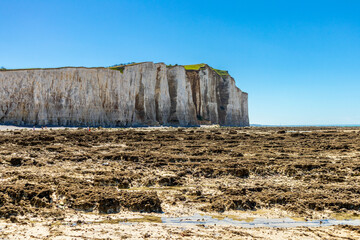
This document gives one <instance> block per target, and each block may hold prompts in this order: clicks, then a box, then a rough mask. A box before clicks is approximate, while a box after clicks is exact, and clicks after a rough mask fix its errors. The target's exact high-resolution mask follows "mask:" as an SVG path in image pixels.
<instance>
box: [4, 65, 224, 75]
mask: <svg viewBox="0 0 360 240" xmlns="http://www.w3.org/2000/svg"><path fill="white" fill-rule="evenodd" d="M142 63H146V62H138V63H135V62H129V63H120V64H115V65H112V66H110V67H82V66H80V67H71V66H67V67H58V68H22V69H6V68H4V67H2V68H0V71H19V70H50V69H63V68H90V69H94V68H108V69H111V70H117V71H120V72H121V73H123V72H124V69H125V67H130V66H135V65H138V64H142ZM166 66H167V67H175V66H182V67H184V68H185V70H186V71H199V70H200V68H204V67H206V66H207V67H209V68H210V69H212V70H213V71H215V72H216V73H217V74H219V75H220V76H229V73H228V71H226V70H220V69H216V68H213V67H210V66H209V65H207V64H206V63H199V64H190V65H177V64H175V65H171V64H170V65H166Z"/></svg>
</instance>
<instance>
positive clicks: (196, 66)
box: [184, 63, 229, 76]
mask: <svg viewBox="0 0 360 240" xmlns="http://www.w3.org/2000/svg"><path fill="white" fill-rule="evenodd" d="M205 65H206V64H205V63H200V64H192V65H184V68H185V70H199V69H200V68H202V67H204V66H205ZM210 68H211V69H212V70H214V71H215V72H216V73H217V74H219V75H220V76H228V75H229V73H228V71H225V70H220V69H215V68H212V67H210Z"/></svg>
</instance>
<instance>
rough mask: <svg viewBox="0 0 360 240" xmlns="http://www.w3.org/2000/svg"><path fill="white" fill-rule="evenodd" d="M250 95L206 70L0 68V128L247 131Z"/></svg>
mask: <svg viewBox="0 0 360 240" xmlns="http://www.w3.org/2000/svg"><path fill="white" fill-rule="evenodd" d="M247 96H248V95H247V93H245V92H242V91H241V90H240V89H239V88H237V87H236V86H235V81H234V79H233V78H232V77H231V76H229V75H219V74H218V73H217V72H216V71H214V70H213V69H212V68H210V67H209V66H207V65H204V66H203V67H201V68H200V69H199V70H185V68H184V67H183V66H174V67H167V66H166V65H165V64H163V63H157V64H154V63H152V62H146V63H139V64H134V65H129V66H124V67H123V68H122V69H121V71H119V70H112V69H109V68H83V67H65V68H56V69H28V70H27V69H24V70H5V71H0V100H1V101H0V124H15V125H48V126H50V125H53V126H104V127H106V126H159V125H164V126H167V125H170V126H196V125H200V124H220V125H225V126H248V125H249V117H248V101H247Z"/></svg>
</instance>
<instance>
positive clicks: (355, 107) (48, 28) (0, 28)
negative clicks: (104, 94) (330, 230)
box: [0, 0, 360, 124]
mask: <svg viewBox="0 0 360 240" xmlns="http://www.w3.org/2000/svg"><path fill="white" fill-rule="evenodd" d="M139 61H154V62H165V63H168V64H176V63H177V64H194V63H202V62H204V63H208V64H209V65H211V66H213V67H215V68H220V69H226V70H229V72H230V74H231V75H232V76H233V77H234V78H235V79H236V83H237V86H238V87H240V88H241V89H242V90H243V91H246V92H248V93H249V114H250V122H251V123H259V124H354V123H355V124H360V1H355V0H354V1H346V0H342V1H340V0H338V1H332V0H327V1H316V0H312V1H307V0H302V1H289V0H287V1H270V0H264V1H256V0H254V1H250V0H249V1H240V0H239V1H211V0H208V1H172V0H166V1H161V0H158V1H155V0H147V1H145V0H128V1H121V0H118V1H115V0H113V1H110V0H102V1H100V0H99V1H95V0H86V1H85V0H84V1H81V0H71V1H70V0H61V1H51V0H43V1H36V0H31V1H30V0H26V1H24V0H23V1H18V0H0V66H4V67H6V68H31V67H59V66H87V67H92V66H109V65H113V64H116V63H123V62H139Z"/></svg>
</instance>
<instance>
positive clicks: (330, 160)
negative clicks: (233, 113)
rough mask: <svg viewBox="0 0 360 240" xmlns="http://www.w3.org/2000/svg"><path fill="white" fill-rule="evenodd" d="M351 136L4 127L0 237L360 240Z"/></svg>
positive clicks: (300, 131) (317, 130)
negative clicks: (8, 128) (7, 128)
mask: <svg viewBox="0 0 360 240" xmlns="http://www.w3.org/2000/svg"><path fill="white" fill-rule="evenodd" d="M3 128H4V127H3ZM359 140H360V129H359V128H355V127H354V128H340V127H331V128H330V127H301V128H299V127H298V128H296V127H294V128H279V127H277V128H276V127H273V128H271V127H266V128H265V127H263V128H261V127H251V128H222V127H221V128H219V127H214V128H135V129H131V128H128V129H101V128H100V129H91V131H89V130H88V129H43V130H41V129H36V130H35V131H33V130H31V129H16V128H15V129H11V130H4V131H0V142H1V145H0V217H1V218H0V239H44V238H46V239H126V238H127V239H131V238H133V239H139V238H149V239H151V238H154V239H155V238H163V239H167V238H168V239H180V238H185V239H186V238H188V239H204V238H205V239H224V238H232V239H236V238H237V239H255V238H265V239H324V238H325V239H326V238H327V239H358V238H359V237H360V227H359V226H351V225H358V224H357V223H358V221H359V219H360V186H359V182H360V181H359V180H360V141H359ZM348 220H349V221H348ZM331 221H333V222H331ZM336 221H337V222H336ZM274 222H275V223H274ZM333 223H334V224H335V223H336V224H338V223H339V224H341V225H334V226H330V225H331V224H333Z"/></svg>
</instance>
